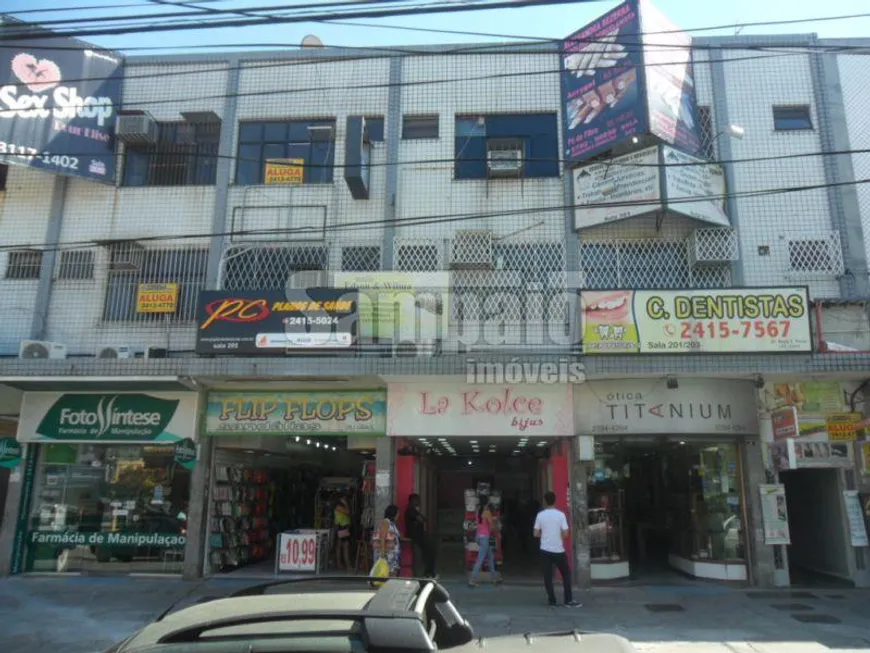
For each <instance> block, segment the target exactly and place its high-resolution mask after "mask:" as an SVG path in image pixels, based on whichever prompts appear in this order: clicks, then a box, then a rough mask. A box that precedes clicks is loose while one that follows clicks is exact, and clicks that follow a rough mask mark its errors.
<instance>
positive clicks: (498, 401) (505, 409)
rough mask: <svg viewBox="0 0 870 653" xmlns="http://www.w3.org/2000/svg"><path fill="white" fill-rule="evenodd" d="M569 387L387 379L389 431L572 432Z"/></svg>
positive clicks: (528, 434)
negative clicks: (396, 381)
mask: <svg viewBox="0 0 870 653" xmlns="http://www.w3.org/2000/svg"><path fill="white" fill-rule="evenodd" d="M573 432H574V419H573V410H572V393H571V386H570V385H566V384H558V385H534V384H527V385H485V386H482V385H473V384H468V385H464V384H461V383H450V382H438V383H391V384H390V385H389V387H388V390H387V435H390V436H398V437H414V436H436V437H437V436H445V437H447V436H452V437H456V436H457V435H463V436H481V437H487V436H490V437H511V436H521V437H522V436H526V437H535V436H538V437H545V436H548V437H554V436H567V435H573Z"/></svg>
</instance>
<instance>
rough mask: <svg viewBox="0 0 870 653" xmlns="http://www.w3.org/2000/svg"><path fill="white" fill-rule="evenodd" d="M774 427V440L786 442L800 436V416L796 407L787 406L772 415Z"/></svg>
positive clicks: (771, 419)
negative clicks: (787, 439)
mask: <svg viewBox="0 0 870 653" xmlns="http://www.w3.org/2000/svg"><path fill="white" fill-rule="evenodd" d="M770 421H771V424H772V425H773V439H774V440H785V439H786V438H796V437H797V435H798V414H797V411H796V410H795V407H794V406H785V407H784V408H780V409H778V410H775V411H773V412H772V413H771V414H770Z"/></svg>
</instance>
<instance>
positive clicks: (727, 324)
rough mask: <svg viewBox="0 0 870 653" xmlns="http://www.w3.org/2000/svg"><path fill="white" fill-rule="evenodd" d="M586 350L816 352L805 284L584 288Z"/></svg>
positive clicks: (581, 305) (581, 307)
mask: <svg viewBox="0 0 870 653" xmlns="http://www.w3.org/2000/svg"><path fill="white" fill-rule="evenodd" d="M579 311H580V316H579V319H580V328H581V333H582V337H583V350H584V352H585V353H586V354H637V353H642V354H680V353H690V354H691V353H696V354H697V353H700V354H704V353H729V354H734V353H762V352H792V353H794V352H810V351H812V336H811V333H810V318H809V297H808V294H807V289H806V287H792V288H731V289H722V290H684V291H683V290H596V291H587V290H584V291H581V292H580V302H579Z"/></svg>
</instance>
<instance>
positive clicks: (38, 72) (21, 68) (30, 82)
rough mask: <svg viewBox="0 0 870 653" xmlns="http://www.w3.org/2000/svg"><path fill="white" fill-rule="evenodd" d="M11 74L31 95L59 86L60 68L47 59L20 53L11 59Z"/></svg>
mask: <svg viewBox="0 0 870 653" xmlns="http://www.w3.org/2000/svg"><path fill="white" fill-rule="evenodd" d="M12 72H13V73H15V76H16V77H17V78H18V79H19V80H21V81H22V82H23V83H24V84H27V88H29V89H30V91H31V92H33V93H44V92H45V91H47V90H49V89H52V88H54V87H55V86H57V85H58V84H60V68H58V67H57V64H56V63H54V62H53V61H50V60H48V59H37V58H36V57H34V56H33V55H32V54H26V53H21V54H17V55H15V58H14V59H12Z"/></svg>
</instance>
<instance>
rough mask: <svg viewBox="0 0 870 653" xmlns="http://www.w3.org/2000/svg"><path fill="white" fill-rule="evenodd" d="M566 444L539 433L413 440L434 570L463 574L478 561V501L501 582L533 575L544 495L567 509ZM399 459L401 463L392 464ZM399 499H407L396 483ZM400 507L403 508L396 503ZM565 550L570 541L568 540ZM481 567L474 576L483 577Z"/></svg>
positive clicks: (536, 572)
mask: <svg viewBox="0 0 870 653" xmlns="http://www.w3.org/2000/svg"><path fill="white" fill-rule="evenodd" d="M567 447H568V444H567V442H562V441H558V440H556V439H546V438H537V437H535V438H522V437H513V438H493V437H487V438H478V439H475V438H429V439H427V438H422V439H420V440H417V441H416V442H415V451H416V453H415V455H414V456H413V457H412V458H413V462H412V463H411V464H413V465H414V467H415V472H414V486H413V487H414V492H415V493H417V494H419V495H420V497H421V510H422V512H423V514H424V515H425V516H426V521H427V527H428V533H427V535H428V537H429V538H430V542H431V545H432V546H433V547H434V549H435V552H436V571H437V573H438V575H439V576H441V577H442V578H443V577H447V578H451V579H459V578H465V577H467V576H468V575H469V574H470V572H471V570H472V567H473V565H474V563H475V561H476V559H477V554H478V546H477V537H476V535H477V523H478V519H477V518H478V509H479V507H480V502H481V499H482V498H483V499H485V500H487V501H488V503H489V504H490V506H491V508H492V513H493V515H494V516H495V517H496V521H497V524H498V529H497V530H496V531H495V532H494V533H493V535H492V537H491V543H492V545H493V547H494V552H495V560H496V568H497V570H498V571H499V573H500V574H502V576H503V579H504V580H505V581H506V582H515V581H517V580H534V581H536V582H537V581H539V579H540V571H539V568H540V562H539V554H538V551H539V544H538V541H537V540H536V539H535V538H534V536H533V527H534V522H535V517H536V515H537V513H538V511H539V510H540V509H541V505H542V500H543V495H544V493H545V492H547V491H549V490H553V491H554V492H555V493H556V495H557V507H558V508H560V509H561V510H563V511H565V512H566V514H568V518H569V519H570V518H571V516H570V514H569V511H567V495H568V462H567V461H568V456H567V455H563V453H564V451H566V450H567ZM399 464H401V463H399ZM397 490H398V493H399V501H400V503H401V502H403V501H405V500H406V499H407V495H406V494H405V492H406V491H407V490H405V489H404V488H402V487H398V488H397ZM402 510H403V512H404V506H403V507H402ZM567 547H568V548H567V550H568V551H570V550H571V549H570V542H569V543H568V544H567ZM487 572H488V567H487V565H484V567H483V573H482V574H481V577H480V582H487V581H488V580H489V576H488V573H487Z"/></svg>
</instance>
